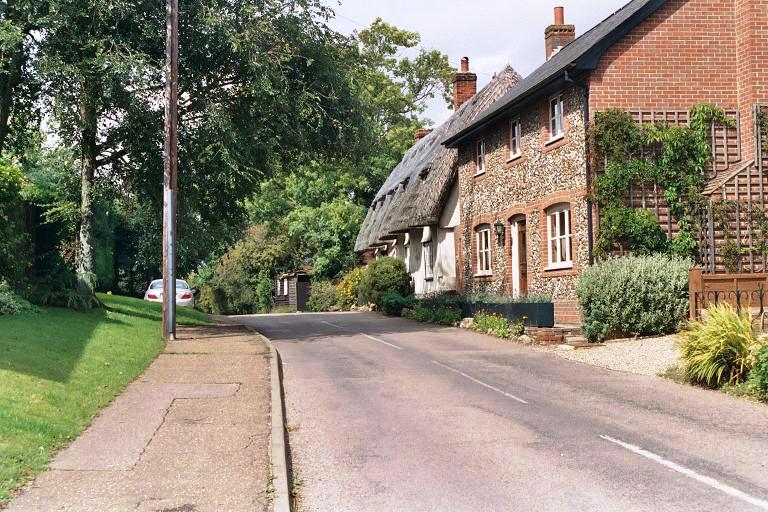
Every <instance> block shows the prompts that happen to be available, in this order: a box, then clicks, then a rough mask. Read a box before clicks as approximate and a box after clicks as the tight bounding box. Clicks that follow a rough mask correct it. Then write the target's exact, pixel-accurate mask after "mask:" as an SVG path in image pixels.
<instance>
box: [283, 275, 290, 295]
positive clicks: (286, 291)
mask: <svg viewBox="0 0 768 512" xmlns="http://www.w3.org/2000/svg"><path fill="white" fill-rule="evenodd" d="M283 295H290V293H288V278H287V277H284V278H283Z"/></svg>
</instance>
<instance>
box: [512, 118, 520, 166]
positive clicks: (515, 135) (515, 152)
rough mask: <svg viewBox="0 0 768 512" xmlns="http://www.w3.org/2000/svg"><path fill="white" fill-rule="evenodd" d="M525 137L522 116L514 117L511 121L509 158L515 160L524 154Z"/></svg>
mask: <svg viewBox="0 0 768 512" xmlns="http://www.w3.org/2000/svg"><path fill="white" fill-rule="evenodd" d="M522 139H523V137H522V127H521V125H520V118H515V119H512V120H511V121H510V122H509V159H510V160H514V159H515V158H520V157H521V156H522V155H523V145H522V142H523V140H522Z"/></svg>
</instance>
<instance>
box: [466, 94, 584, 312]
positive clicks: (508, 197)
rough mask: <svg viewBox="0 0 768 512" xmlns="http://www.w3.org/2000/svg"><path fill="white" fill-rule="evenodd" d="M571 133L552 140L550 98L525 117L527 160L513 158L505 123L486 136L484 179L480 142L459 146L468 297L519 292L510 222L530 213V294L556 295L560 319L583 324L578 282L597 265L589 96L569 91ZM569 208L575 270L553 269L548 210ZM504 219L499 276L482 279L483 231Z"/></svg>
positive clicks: (495, 250)
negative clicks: (592, 244) (590, 196)
mask: <svg viewBox="0 0 768 512" xmlns="http://www.w3.org/2000/svg"><path fill="white" fill-rule="evenodd" d="M563 96H564V98H563V99H564V117H565V134H564V137H563V138H562V139H560V140H557V141H554V142H550V135H549V116H548V108H549V100H548V98H543V99H542V100H541V101H540V102H537V103H536V104H534V105H533V106H530V107H528V108H527V109H526V110H523V111H522V112H520V113H519V115H518V116H519V119H520V122H521V141H522V156H520V157H518V158H517V159H514V160H510V159H509V155H510V150H509V125H510V121H511V120H512V118H509V119H506V120H504V121H503V122H500V123H499V124H498V125H496V126H494V127H492V128H491V129H489V130H487V131H486V133H484V134H483V135H482V138H483V140H484V141H485V147H486V150H485V155H486V157H485V158H486V165H485V167H486V170H485V173H484V174H481V175H477V172H476V155H475V148H476V143H477V139H476V140H474V141H471V142H470V143H467V144H464V145H462V147H460V148H459V155H460V156H459V171H458V177H459V198H460V199H459V201H460V224H459V226H458V227H457V228H456V245H457V247H456V254H457V279H458V284H459V288H460V289H461V290H462V291H464V292H465V293H483V292H488V293H496V294H501V293H504V294H509V293H511V292H512V252H511V250H510V247H511V243H510V236H511V224H510V222H509V221H510V219H511V218H512V217H515V216H518V215H521V214H522V215H525V218H526V228H527V239H528V240H527V249H528V250H527V264H528V279H527V281H528V293H546V294H550V295H551V296H552V298H553V300H554V302H555V312H556V313H555V314H556V320H557V321H558V322H560V323H577V322H579V313H578V309H577V305H576V294H575V288H576V281H577V276H578V274H579V272H580V269H583V268H586V267H587V265H588V263H589V256H588V244H587V202H586V183H585V179H586V178H585V168H586V151H585V130H584V119H583V101H582V95H581V91H580V90H578V89H576V88H569V89H565V90H564V91H563ZM563 203H567V204H569V205H570V209H571V223H572V229H571V232H572V259H573V268H570V269H565V270H547V266H548V256H547V227H546V211H547V209H548V208H550V207H552V206H556V205H561V204H563ZM497 220H500V221H501V222H503V223H504V225H505V230H506V233H505V236H504V243H503V244H501V243H499V240H498V239H497V237H496V235H495V233H493V229H492V236H491V249H492V262H491V266H492V275H490V276H482V277H479V276H477V275H476V273H477V272H476V269H477V247H476V236H475V232H476V229H477V228H478V226H481V225H487V224H490V225H491V226H493V224H494V223H495V222H496V221H497Z"/></svg>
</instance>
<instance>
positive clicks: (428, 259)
mask: <svg viewBox="0 0 768 512" xmlns="http://www.w3.org/2000/svg"><path fill="white" fill-rule="evenodd" d="M519 79H520V76H519V75H518V74H517V73H516V72H515V71H514V70H513V69H512V68H511V67H507V68H506V69H504V70H503V71H502V72H501V73H499V74H497V75H496V76H495V77H494V78H493V79H492V80H491V81H490V83H489V84H488V85H487V86H486V87H484V88H483V89H482V90H481V91H480V92H476V91H477V75H475V74H474V73H471V72H470V71H469V59H467V58H466V57H465V58H464V59H463V60H462V62H461V70H460V72H459V73H456V74H455V75H454V113H453V115H451V117H450V118H449V119H448V120H447V121H446V122H445V123H444V124H442V125H441V126H439V127H437V128H435V129H434V130H419V131H418V132H417V133H416V140H415V143H414V145H413V147H412V148H411V149H410V150H409V151H408V152H407V153H406V155H405V157H404V158H403V160H402V161H401V162H400V163H399V164H398V165H397V167H395V169H394V170H393V171H392V173H391V174H390V176H389V178H388V179H387V180H386V182H385V183H384V185H383V186H382V187H381V189H380V190H379V192H378V194H377V195H376V198H375V200H374V201H373V204H372V205H371V207H370V208H369V209H368V213H367V216H366V218H365V221H364V223H363V226H362V228H361V230H360V233H359V235H358V238H357V243H356V245H355V250H356V251H358V252H366V251H372V252H373V253H374V255H376V256H378V255H389V256H394V257H396V258H400V259H402V260H403V261H404V262H405V263H406V266H407V268H408V271H409V272H410V274H411V278H412V281H413V288H414V291H415V293H416V294H417V295H425V294H429V293H435V292H445V291H452V290H456V246H455V237H454V229H455V228H456V226H458V224H459V205H458V196H459V194H458V185H457V180H456V176H457V169H458V167H457V166H458V150H456V149H453V148H447V147H445V146H443V144H442V143H443V141H444V140H445V139H446V137H447V136H448V135H449V134H451V133H454V132H456V131H459V130H462V129H463V127H465V126H467V125H469V124H471V123H472V122H473V120H474V118H475V117H476V116H477V115H478V114H480V113H481V112H483V111H484V110H485V109H487V108H488V107H489V106H490V105H491V104H493V103H494V102H495V101H496V100H498V99H499V98H500V97H501V96H502V95H503V94H504V93H506V92H507V91H509V90H510V89H511V88H512V86H513V85H514V84H515V83H517V81H518V80H519Z"/></svg>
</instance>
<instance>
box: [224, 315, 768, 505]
mask: <svg viewBox="0 0 768 512" xmlns="http://www.w3.org/2000/svg"><path fill="white" fill-rule="evenodd" d="M238 321H242V322H247V323H248V324H249V325H250V326H252V327H254V328H255V329H257V330H259V331H260V332H262V333H264V334H265V335H266V336H268V337H270V338H271V339H272V340H273V342H274V344H275V346H276V347H277V349H278V350H279V351H280V353H281V355H282V359H283V365H284V368H283V369H284V376H285V382H284V386H285V395H286V409H287V422H288V425H289V429H290V435H289V436H290V443H291V455H292V458H293V465H294V468H296V469H297V475H296V476H297V477H298V479H299V480H300V481H301V486H300V489H299V491H300V494H301V497H302V502H301V508H300V510H302V511H306V512H313V511H314V512H322V511H333V512H341V511H355V512H362V511H387V512H390V511H419V512H422V511H441V512H443V511H454V512H461V511H497V510H498V511H506V510H516V511H527V510H536V511H550V510H551V511H561V510H562V511H571V510H590V511H591V510H605V511H614V510H621V511H666V510H670V511H690V510H697V511H709V510H711V511H745V510H746V511H749V510H768V501H767V500H768V467H767V464H768V427H766V425H768V407H765V406H763V405H759V404H752V403H749V402H746V401H743V400H738V399H735V398H732V397H728V396H725V395H722V394H720V393H715V392H710V391H706V390H701V389H696V388H692V387H685V386H680V385H677V384H674V383H671V382H668V381H664V380H661V379H658V378H654V377H645V376H639V375H630V374H625V373H619V372H613V371H609V370H603V369H600V368H595V367H591V366H587V365H583V364H579V363H574V362H570V361H565V360H562V359H560V358H558V357H556V356H554V355H552V354H547V353H544V352H540V351H536V350H534V349H530V348H528V347H522V346H518V345H515V344H512V343H508V342H504V341H501V340H497V339H495V338H490V337H487V336H483V335H480V334H477V333H473V332H468V331H463V330H459V329H449V328H439V327H435V326H430V325H424V324H417V323H414V322H410V321H407V320H402V319H392V318H385V317H382V316H379V315H375V314H329V315H315V314H302V315H285V316H271V317H258V316H253V317H239V318H238Z"/></svg>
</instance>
